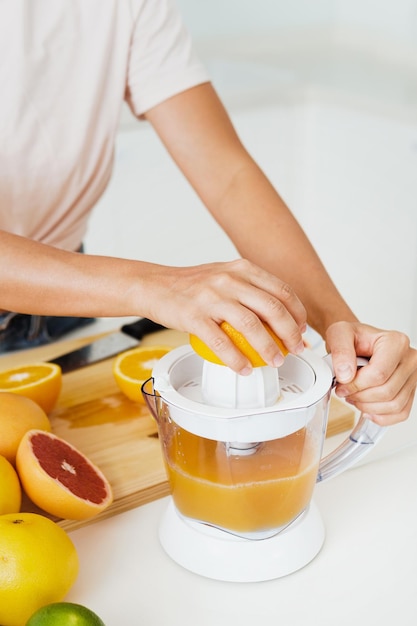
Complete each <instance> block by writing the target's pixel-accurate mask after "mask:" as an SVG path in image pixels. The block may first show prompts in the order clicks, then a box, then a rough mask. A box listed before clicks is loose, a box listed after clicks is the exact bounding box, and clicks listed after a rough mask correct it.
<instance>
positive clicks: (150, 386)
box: [141, 378, 159, 422]
mask: <svg viewBox="0 0 417 626" xmlns="http://www.w3.org/2000/svg"><path fill="white" fill-rule="evenodd" d="M141 390H142V395H143V397H144V399H145V402H146V405H147V407H148V409H149V410H150V412H151V413H152V416H153V417H154V418H155V419H156V421H157V422H158V421H159V420H158V402H157V398H159V396H158V395H157V393H155V388H154V379H153V378H148V380H145V382H144V383H143V385H142V387H141Z"/></svg>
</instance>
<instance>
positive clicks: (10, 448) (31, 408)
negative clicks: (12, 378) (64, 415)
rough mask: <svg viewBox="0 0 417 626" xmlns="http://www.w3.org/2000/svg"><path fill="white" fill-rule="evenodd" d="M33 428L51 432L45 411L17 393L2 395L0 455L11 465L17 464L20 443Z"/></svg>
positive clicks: (0, 398)
mask: <svg viewBox="0 0 417 626" xmlns="http://www.w3.org/2000/svg"><path fill="white" fill-rule="evenodd" d="M32 428H37V429H39V430H47V431H50V430H51V423H50V421H49V419H48V416H47V415H46V413H45V411H44V410H43V409H41V407H40V406H39V405H38V404H36V402H34V401H33V400H30V398H25V397H24V396H19V395H16V394H15V393H7V392H2V393H0V454H1V455H3V456H5V457H6V459H8V460H9V461H10V463H12V464H14V463H15V462H16V452H17V448H18V447H19V443H20V441H21V439H22V437H23V435H24V434H25V433H26V432H27V431H28V430H31V429H32Z"/></svg>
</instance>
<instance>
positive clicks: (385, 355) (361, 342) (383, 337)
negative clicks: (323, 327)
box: [326, 322, 417, 426]
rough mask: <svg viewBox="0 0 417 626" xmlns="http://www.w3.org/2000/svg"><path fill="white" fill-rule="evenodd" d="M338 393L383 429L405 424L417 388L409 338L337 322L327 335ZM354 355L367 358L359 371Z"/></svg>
mask: <svg viewBox="0 0 417 626" xmlns="http://www.w3.org/2000/svg"><path fill="white" fill-rule="evenodd" d="M326 345H327V349H328V351H329V352H330V353H331V355H332V362H333V368H334V371H335V376H336V381H337V385H336V394H337V395H338V396H339V397H341V398H344V399H345V400H346V401H347V402H349V403H351V404H353V405H354V406H355V407H356V408H357V409H359V410H360V411H361V412H362V414H364V415H365V416H366V417H368V418H369V419H371V420H372V421H374V422H376V423H377V424H379V425H381V426H388V425H391V424H396V423H397V422H401V421H404V420H406V419H407V417H408V416H409V413H410V411H411V407H412V404H413V399H414V394H415V390H416V384H417V350H415V349H413V348H411V346H410V341H409V339H408V337H407V335H405V334H403V333H401V332H397V331H385V330H380V329H378V328H374V327H372V326H367V325H365V324H361V323H359V322H336V323H334V324H332V325H331V326H329V328H328V329H327V332H326ZM356 356H363V357H367V358H369V363H368V365H365V366H364V367H361V368H359V369H357V367H356Z"/></svg>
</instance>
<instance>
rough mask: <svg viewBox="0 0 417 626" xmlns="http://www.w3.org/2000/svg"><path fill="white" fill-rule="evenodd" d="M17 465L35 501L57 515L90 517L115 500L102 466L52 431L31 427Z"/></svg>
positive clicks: (75, 518)
mask: <svg viewBox="0 0 417 626" xmlns="http://www.w3.org/2000/svg"><path fill="white" fill-rule="evenodd" d="M16 467H17V471H18V474H19V477H20V480H21V482H22V486H23V489H24V490H25V492H26V494H27V495H28V496H29V498H30V499H31V500H32V502H34V503H35V504H36V505H37V506H39V507H40V508H41V509H43V510H44V511H46V512H47V513H51V514H52V515H56V516H57V517H60V518H66V519H74V520H81V519H87V518H89V517H92V516H93V515H97V514H98V513H101V511H103V510H104V509H106V508H107V507H108V506H109V505H110V504H111V502H112V500H113V494H112V490H111V487H110V483H109V482H108V480H107V479H106V477H105V476H104V474H103V473H102V472H101V471H100V470H99V469H98V467H96V466H95V465H94V464H93V463H92V462H91V461H90V460H89V459H87V457H86V456H85V455H84V454H82V453H81V452H80V451H79V450H77V449H76V448H74V446H72V445H71V444H69V443H68V442H67V441H64V439H61V438H60V437H57V436H56V435H54V434H52V433H47V432H44V431H42V430H29V431H28V432H27V433H26V434H25V436H24V437H23V439H22V441H21V442H20V445H19V448H18V450H17V455H16Z"/></svg>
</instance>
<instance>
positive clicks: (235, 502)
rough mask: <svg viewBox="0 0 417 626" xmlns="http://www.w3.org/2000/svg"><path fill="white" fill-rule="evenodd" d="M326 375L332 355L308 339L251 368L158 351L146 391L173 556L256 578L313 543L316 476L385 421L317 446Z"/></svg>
mask: <svg viewBox="0 0 417 626" xmlns="http://www.w3.org/2000/svg"><path fill="white" fill-rule="evenodd" d="M329 363H330V364H329ZM333 386H334V379H333V372H332V368H331V360H330V358H329V357H325V358H324V359H323V358H321V357H319V356H318V355H317V354H315V353H314V352H312V351H309V350H307V349H306V350H304V352H303V353H302V355H300V356H294V355H291V354H288V355H287V356H286V358H285V361H284V363H283V365H282V366H281V367H280V368H279V369H276V368H272V367H269V366H262V367H257V368H254V369H253V372H252V374H250V375H249V376H240V375H238V374H235V373H234V372H233V371H232V370H230V369H229V368H228V367H226V366H224V365H217V364H215V363H212V362H210V361H207V360H204V359H202V358H201V357H200V356H199V355H198V354H197V353H196V352H195V351H194V350H193V348H192V347H191V346H190V345H186V346H182V347H180V348H176V349H174V350H172V351H171V352H169V353H168V354H166V355H165V356H163V357H162V358H161V359H160V360H159V361H158V362H157V363H156V365H155V367H154V369H153V372H152V378H150V379H149V380H147V381H146V382H145V383H144V384H143V386H142V392H143V395H144V398H145V400H146V402H147V404H148V406H149V408H150V410H151V412H152V414H153V415H154V417H155V419H156V421H157V423H158V429H159V437H160V441H161V445H162V452H163V458H164V462H165V467H166V470H167V475H168V478H169V483H170V489H171V498H170V502H169V505H168V508H167V510H166V512H165V514H164V516H163V518H162V520H161V523H160V527H159V538H160V541H161V544H162V546H163V548H164V550H165V551H166V553H167V554H168V555H169V556H170V557H171V558H172V559H173V560H174V561H176V562H177V563H179V564H180V565H182V566H183V567H185V568H186V569H188V570H190V571H192V572H195V573H197V574H200V575H203V576H206V577H209V578H213V579H217V580H225V581H235V582H255V581H261V580H269V579H273V578H279V577H281V576H285V575H287V574H289V573H291V572H294V571H296V570H298V569H300V568H301V567H303V566H304V565H306V564H307V563H309V562H310V561H311V560H312V559H313V558H314V557H315V556H316V555H317V554H318V552H319V551H320V549H321V547H322V545H323V542H324V534H325V532H324V526H323V522H322V519H321V516H320V513H319V511H318V509H317V507H316V505H315V504H314V501H313V500H312V494H313V491H314V486H315V484H316V482H320V481H323V480H327V479H328V478H330V477H332V476H335V475H336V474H338V473H340V472H342V471H343V470H345V469H346V468H348V467H349V466H351V465H352V464H353V463H355V462H356V461H357V460H358V459H359V458H361V457H362V456H363V455H364V454H365V453H366V452H368V451H369V450H370V449H371V448H372V447H373V444H375V443H376V441H377V440H378V439H379V438H380V436H381V435H382V433H383V431H384V429H383V428H381V427H379V426H377V425H376V424H374V423H373V422H371V421H369V420H367V419H365V418H363V417H360V419H359V421H358V423H357V425H356V427H355V428H354V430H353V431H352V433H351V434H350V436H349V437H348V438H347V439H346V440H345V441H344V442H343V443H342V444H341V446H339V447H338V448H337V449H336V450H334V451H333V452H331V453H330V454H329V455H327V456H326V457H324V458H321V455H322V448H323V442H324V438H325V432H326V425H327V415H328V408H329V401H330V395H331V390H332V388H333Z"/></svg>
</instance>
